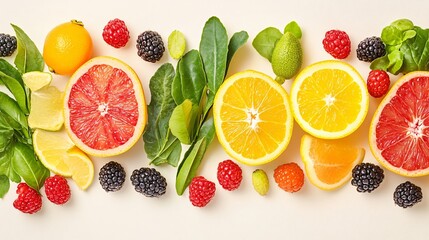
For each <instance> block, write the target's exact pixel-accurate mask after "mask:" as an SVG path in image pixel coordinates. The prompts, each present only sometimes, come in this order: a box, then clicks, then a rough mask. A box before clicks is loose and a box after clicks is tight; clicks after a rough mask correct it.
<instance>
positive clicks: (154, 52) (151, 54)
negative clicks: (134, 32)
mask: <svg viewBox="0 0 429 240" xmlns="http://www.w3.org/2000/svg"><path fill="white" fill-rule="evenodd" d="M136 46H137V50H138V51H137V54H138V55H139V56H140V57H141V58H142V59H143V60H145V61H147V62H152V63H154V62H156V61H158V60H160V59H161V57H162V55H163V53H164V51H165V47H164V42H163V41H162V38H161V35H159V34H158V33H157V32H154V31H145V32H143V33H142V34H140V35H139V36H138V38H137V45H136Z"/></svg>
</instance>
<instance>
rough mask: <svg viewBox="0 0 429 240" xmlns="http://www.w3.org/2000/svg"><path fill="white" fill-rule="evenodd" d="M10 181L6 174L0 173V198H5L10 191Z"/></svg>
mask: <svg viewBox="0 0 429 240" xmlns="http://www.w3.org/2000/svg"><path fill="white" fill-rule="evenodd" d="M9 188H10V181H9V178H8V177H7V176H6V175H0V198H3V197H4V195H6V193H7V192H8V191H9Z"/></svg>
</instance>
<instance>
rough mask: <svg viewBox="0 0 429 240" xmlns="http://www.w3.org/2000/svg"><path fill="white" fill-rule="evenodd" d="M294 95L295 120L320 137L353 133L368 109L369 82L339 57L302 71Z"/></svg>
mask: <svg viewBox="0 0 429 240" xmlns="http://www.w3.org/2000/svg"><path fill="white" fill-rule="evenodd" d="M290 96H291V103H292V111H293V114H294V117H295V120H296V121H297V122H298V124H299V125H300V126H301V128H302V129H303V130H304V131H306V132H307V133H309V134H311V135H313V136H315V137H318V138H325V139H338V138H342V137H345V136H347V135H350V134H351V133H353V132H354V131H355V130H356V129H358V127H359V126H360V125H361V124H362V122H363V121H364V119H365V117H366V114H367V112H368V105H369V96H368V92H367V89H366V84H365V81H364V80H363V79H362V76H361V75H360V74H359V73H358V72H357V71H356V69H354V68H353V67H352V66H351V65H349V64H347V63H345V62H341V61H337V60H328V61H322V62H318V63H315V64H312V65H310V66H308V67H306V68H305V69H304V70H302V71H301V72H300V73H299V74H298V76H297V77H296V79H295V80H294V82H293V84H292V88H291V93H290Z"/></svg>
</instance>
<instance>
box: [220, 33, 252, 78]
mask: <svg viewBox="0 0 429 240" xmlns="http://www.w3.org/2000/svg"><path fill="white" fill-rule="evenodd" d="M248 39H249V34H247V32H246V31H241V32H236V33H234V35H232V37H231V39H230V40H229V44H228V57H227V60H226V69H225V75H226V74H227V72H228V68H229V64H230V63H231V60H232V57H234V54H235V53H236V52H237V50H238V49H239V48H240V47H241V46H243V45H244V44H245V43H246V42H247V40H248Z"/></svg>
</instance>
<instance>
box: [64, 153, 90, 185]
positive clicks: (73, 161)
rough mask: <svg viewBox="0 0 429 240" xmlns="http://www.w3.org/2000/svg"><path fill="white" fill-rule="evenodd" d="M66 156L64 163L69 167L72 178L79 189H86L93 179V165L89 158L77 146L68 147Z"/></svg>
mask: <svg viewBox="0 0 429 240" xmlns="http://www.w3.org/2000/svg"><path fill="white" fill-rule="evenodd" d="M68 156H69V157H68V158H67V159H65V163H66V164H67V165H68V166H69V168H70V171H71V174H72V179H73V180H74V182H75V183H76V185H77V186H78V187H79V188H80V189H82V190H86V189H87V188H88V187H89V186H90V185H91V183H92V181H93V179H94V165H93V163H92V161H91V159H89V157H88V156H87V155H86V154H85V153H84V152H82V151H81V150H80V149H79V148H77V147H74V148H72V149H70V150H69V151H68Z"/></svg>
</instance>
